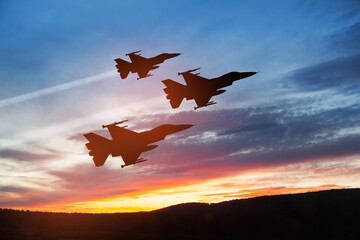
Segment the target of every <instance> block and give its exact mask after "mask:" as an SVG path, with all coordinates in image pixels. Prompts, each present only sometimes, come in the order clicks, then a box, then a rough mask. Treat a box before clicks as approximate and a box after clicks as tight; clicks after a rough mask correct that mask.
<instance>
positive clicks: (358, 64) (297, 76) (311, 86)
mask: <svg viewBox="0 0 360 240" xmlns="http://www.w3.org/2000/svg"><path fill="white" fill-rule="evenodd" d="M283 81H284V82H286V81H290V82H294V83H295V84H296V85H297V87H298V88H300V89H304V90H306V91H314V90H322V89H330V88H332V89H336V90H338V91H341V92H346V93H347V94H350V93H352V94H355V93H358V89H359V88H360V54H356V55H353V56H350V57H344V58H336V59H333V60H330V61H326V62H323V63H319V64H316V65H312V66H309V67H305V68H301V69H298V70H295V71H293V72H291V73H290V74H289V75H288V76H287V77H286V78H284V79H283Z"/></svg>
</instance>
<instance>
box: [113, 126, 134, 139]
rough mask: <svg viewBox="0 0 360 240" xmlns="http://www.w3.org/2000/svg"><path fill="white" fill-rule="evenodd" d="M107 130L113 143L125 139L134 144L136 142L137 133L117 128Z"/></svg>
mask: <svg viewBox="0 0 360 240" xmlns="http://www.w3.org/2000/svg"><path fill="white" fill-rule="evenodd" d="M108 129H109V133H110V135H111V137H112V139H113V140H114V141H123V140H124V139H127V141H131V142H133V141H134V142H135V141H136V140H137V136H138V133H137V132H134V131H131V130H129V129H125V128H123V127H118V126H110V127H109V128H108Z"/></svg>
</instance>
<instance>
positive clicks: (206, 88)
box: [162, 68, 256, 110]
mask: <svg viewBox="0 0 360 240" xmlns="http://www.w3.org/2000/svg"><path fill="white" fill-rule="evenodd" d="M199 69H200V68H196V69H193V70H188V71H186V72H181V73H180V72H179V73H178V75H182V76H183V78H184V80H185V82H186V84H187V85H183V84H180V83H178V82H175V81H173V80H171V79H166V80H163V81H162V82H163V83H164V84H165V86H166V88H164V92H165V93H166V94H167V96H166V98H167V99H169V100H170V105H171V107H172V108H178V107H179V106H180V104H181V102H182V100H183V99H184V98H186V100H191V99H194V100H195V102H196V104H197V106H196V107H194V110H196V109H198V108H201V107H207V106H210V105H213V104H216V102H213V101H211V102H209V101H210V99H211V98H212V97H213V96H215V95H219V94H222V93H224V92H225V91H226V90H219V89H220V88H224V87H227V86H230V85H231V84H232V83H233V82H234V81H237V80H239V79H242V78H247V77H250V76H252V75H254V74H256V72H230V73H227V74H225V75H223V76H221V77H218V78H212V79H207V78H204V77H201V76H198V75H199V73H192V72H194V71H197V70H199Z"/></svg>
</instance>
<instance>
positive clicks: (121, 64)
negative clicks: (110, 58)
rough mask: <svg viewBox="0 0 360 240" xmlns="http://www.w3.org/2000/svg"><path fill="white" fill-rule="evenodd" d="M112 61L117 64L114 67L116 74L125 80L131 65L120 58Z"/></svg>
mask: <svg viewBox="0 0 360 240" xmlns="http://www.w3.org/2000/svg"><path fill="white" fill-rule="evenodd" d="M114 61H115V62H116V63H117V64H116V65H115V66H116V68H117V69H118V73H119V74H120V77H121V78H122V79H125V78H127V76H128V75H129V72H130V67H131V63H129V62H127V61H125V60H123V59H121V58H117V59H115V60H114Z"/></svg>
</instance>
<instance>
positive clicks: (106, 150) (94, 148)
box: [84, 133, 111, 167]
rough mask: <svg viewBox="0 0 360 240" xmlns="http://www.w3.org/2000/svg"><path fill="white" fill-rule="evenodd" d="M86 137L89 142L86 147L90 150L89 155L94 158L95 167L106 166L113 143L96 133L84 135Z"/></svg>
mask: <svg viewBox="0 0 360 240" xmlns="http://www.w3.org/2000/svg"><path fill="white" fill-rule="evenodd" d="M84 137H85V138H86V139H87V140H89V142H88V143H87V144H85V146H86V147H87V149H89V150H90V152H89V155H90V156H92V157H93V160H94V164H95V166H97V167H100V166H102V165H104V163H105V161H106V159H107V157H108V156H109V154H110V144H111V141H110V140H109V139H107V138H104V137H101V136H99V135H97V134H95V133H87V134H84Z"/></svg>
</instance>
